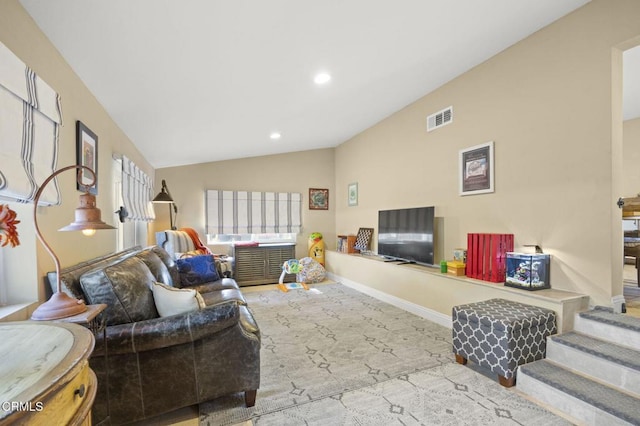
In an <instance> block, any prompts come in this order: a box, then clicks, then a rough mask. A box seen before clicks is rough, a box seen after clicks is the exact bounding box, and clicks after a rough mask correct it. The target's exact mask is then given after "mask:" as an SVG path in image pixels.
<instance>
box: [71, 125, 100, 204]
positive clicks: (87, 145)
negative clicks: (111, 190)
mask: <svg viewBox="0 0 640 426" xmlns="http://www.w3.org/2000/svg"><path fill="white" fill-rule="evenodd" d="M76 164H77V165H79V166H85V167H89V168H90V169H91V170H93V172H94V173H95V175H96V177H95V182H94V183H93V185H91V183H92V182H93V180H94V179H93V176H92V175H91V173H90V172H88V171H87V170H86V169H81V170H80V179H78V183H77V188H78V191H82V192H85V191H86V190H87V189H88V191H89V192H90V193H91V194H93V195H97V194H98V136H97V135H96V134H95V133H93V132H92V131H91V130H89V128H88V127H87V126H85V125H84V124H83V123H82V122H81V121H79V120H78V121H76ZM89 185H91V186H89Z"/></svg>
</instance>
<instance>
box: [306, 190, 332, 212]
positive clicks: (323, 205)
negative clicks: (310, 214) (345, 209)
mask: <svg viewBox="0 0 640 426" xmlns="http://www.w3.org/2000/svg"><path fill="white" fill-rule="evenodd" d="M309 210H329V190H328V189H319V188H309Z"/></svg>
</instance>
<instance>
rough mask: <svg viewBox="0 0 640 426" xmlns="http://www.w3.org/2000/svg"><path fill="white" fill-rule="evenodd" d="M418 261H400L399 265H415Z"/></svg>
mask: <svg viewBox="0 0 640 426" xmlns="http://www.w3.org/2000/svg"><path fill="white" fill-rule="evenodd" d="M415 263H416V262H414V261H413V260H403V261H400V263H398V265H415Z"/></svg>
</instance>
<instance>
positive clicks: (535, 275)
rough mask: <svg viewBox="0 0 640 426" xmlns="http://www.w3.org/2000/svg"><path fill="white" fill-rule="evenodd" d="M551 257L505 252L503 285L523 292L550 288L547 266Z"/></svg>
mask: <svg viewBox="0 0 640 426" xmlns="http://www.w3.org/2000/svg"><path fill="white" fill-rule="evenodd" d="M550 261H551V255H548V254H538V253H536V254H530V253H514V252H507V265H506V266H507V268H506V269H507V273H506V280H505V283H504V285H506V286H509V287H515V288H521V289H524V290H543V289H545V288H551V283H550V282H549V264H550Z"/></svg>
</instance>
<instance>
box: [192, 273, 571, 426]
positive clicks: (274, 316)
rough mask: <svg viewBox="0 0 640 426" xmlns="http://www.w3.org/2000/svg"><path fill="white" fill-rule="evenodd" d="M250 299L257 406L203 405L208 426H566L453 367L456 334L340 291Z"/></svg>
mask: <svg viewBox="0 0 640 426" xmlns="http://www.w3.org/2000/svg"><path fill="white" fill-rule="evenodd" d="M246 298H247V302H248V305H249V307H250V309H251V311H252V312H253V314H254V315H255V317H256V320H257V322H258V324H259V326H260V329H261V333H262V351H261V385H260V389H259V391H258V398H257V400H256V405H255V407H252V408H249V409H247V408H245V407H244V404H243V399H242V395H241V394H238V395H232V396H228V397H223V398H219V399H217V400H214V401H210V402H208V403H205V404H201V405H200V424H201V425H231V424H238V423H242V422H245V421H248V420H250V421H252V422H253V424H255V425H329V424H330V425H389V424H398V425H403V424H404V425H413V424H415V425H419V424H469V425H471V424H473V425H488V424H492V425H493V424H505V425H506V424H509V425H513V424H521V425H540V424H545V425H550V424H551V425H553V424H566V422H565V421H564V420H562V419H561V418H559V417H556V416H555V415H553V414H551V413H550V412H548V411H546V410H544V409H543V408H541V407H539V406H537V405H535V404H533V403H531V402H529V401H527V400H526V399H524V398H521V397H520V396H518V395H517V394H516V393H514V392H512V391H509V390H506V389H505V388H503V387H501V386H500V385H499V384H498V383H496V381H495V380H492V379H490V378H487V377H485V376H484V375H482V374H478V373H477V372H475V371H474V370H473V369H471V368H468V367H464V366H461V365H458V364H455V363H454V362H453V354H452V349H451V330H450V329H448V328H445V327H442V326H439V325H437V324H435V323H432V322H430V321H427V320H425V319H424V318H421V317H418V316H415V315H413V314H410V313H408V312H406V311H403V310H401V309H398V308H396V307H394V306H391V305H388V304H386V303H383V302H381V301H379V300H377V299H373V298H371V297H369V296H366V295H363V294H362V293H359V292H357V291H355V290H352V289H349V288H347V287H345V286H343V285H341V284H330V285H321V286H317V287H316V288H312V289H311V290H309V291H304V290H295V291H290V292H288V293H282V292H280V291H277V290H269V291H258V292H250V293H247V294H246Z"/></svg>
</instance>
